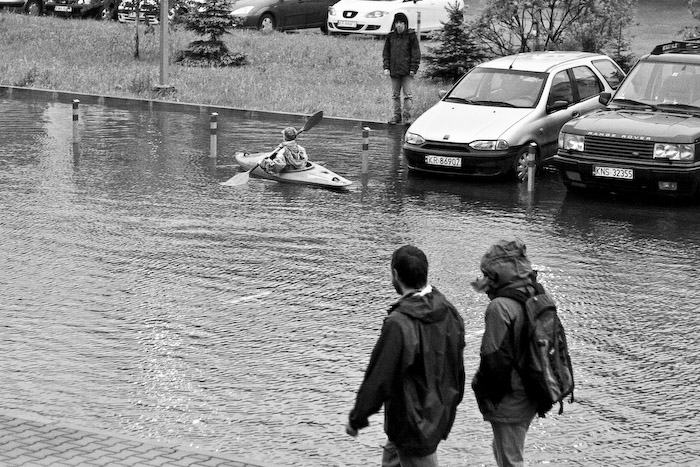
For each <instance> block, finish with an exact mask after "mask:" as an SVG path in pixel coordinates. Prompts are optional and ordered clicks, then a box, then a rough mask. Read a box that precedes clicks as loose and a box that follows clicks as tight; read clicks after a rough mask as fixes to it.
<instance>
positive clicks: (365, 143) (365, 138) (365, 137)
mask: <svg viewBox="0 0 700 467" xmlns="http://www.w3.org/2000/svg"><path fill="white" fill-rule="evenodd" d="M368 153H369V127H368V126H366V127H364V128H363V129H362V173H363V174H366V173H367V170H368V169H369V154H368Z"/></svg>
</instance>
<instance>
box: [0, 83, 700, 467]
mask: <svg viewBox="0 0 700 467" xmlns="http://www.w3.org/2000/svg"><path fill="white" fill-rule="evenodd" d="M302 124H303V121H302V120H299V119H293V118H291V117H290V118H287V119H285V118H276V119H272V118H268V117H266V118H265V119H259V120H252V119H244V118H239V119H236V118H230V117H227V118H220V120H219V152H220V156H219V157H218V158H217V159H216V160H213V159H211V158H210V157H208V153H209V115H208V114H206V113H192V112H170V111H152V110H148V109H140V108H134V109H129V108H117V107H109V106H103V105H88V106H81V109H80V124H79V128H80V144H79V145H78V147H77V148H74V147H73V145H72V121H71V106H70V104H67V103H59V102H46V101H39V100H32V99H28V98H22V99H18V98H13V97H11V96H4V97H2V96H0V209H1V210H2V220H1V221H0V235H1V238H2V241H1V242H0V259H1V260H2V261H1V263H0V264H1V265H2V268H0V303H1V304H2V305H1V307H2V317H3V320H2V322H3V338H2V341H3V345H2V350H3V351H2V352H1V353H0V369H2V378H0V407H2V408H6V409H19V410H25V411H29V412H34V413H37V414H41V415H44V416H47V417H53V418H59V419H64V420H67V421H71V422H74V423H80V424H84V425H87V426H91V427H94V428H99V429H106V430H112V431H117V432H121V433H124V434H128V435H131V436H141V437H146V438H151V439H154V440H163V441H172V442H176V443H179V444H184V445H187V446H192V447H199V448H202V449H207V450H219V451H221V452H226V453H228V454H233V455H240V456H241V457H242V458H244V459H248V460H251V461H254V462H257V463H259V464H264V465H273V466H283V467H284V466H305V467H307V466H319V467H328V466H348V467H349V466H357V467H360V466H367V465H379V458H380V456H381V447H380V446H381V445H382V444H383V443H384V441H385V438H384V435H383V431H382V416H381V414H378V415H375V416H374V417H372V418H371V419H370V423H371V425H370V427H369V428H367V429H365V430H363V431H361V432H360V436H359V437H358V438H356V439H353V438H350V437H349V436H347V435H346V434H345V432H344V424H345V421H346V417H347V413H348V412H349V410H350V409H351V408H352V404H353V402H354V397H355V392H356V390H357V387H358V386H359V384H360V382H361V379H362V375H363V371H364V369H365V367H366V364H367V362H368V359H369V354H370V352H371V349H372V347H373V345H374V342H375V340H376V338H377V336H378V332H379V329H380V327H381V323H382V319H383V318H384V315H385V309H386V307H387V306H388V305H389V304H390V303H391V302H392V301H393V300H395V298H396V296H395V294H394V292H393V288H392V287H391V284H390V275H389V259H390V255H391V253H392V251H393V250H394V249H395V248H396V247H398V246H400V245H402V244H405V243H412V244H415V245H417V246H419V247H421V248H422V249H423V250H424V251H425V252H426V254H427V255H428V258H429V260H430V281H431V283H432V284H433V285H434V286H436V287H437V288H439V289H440V290H441V291H443V292H444V293H445V295H447V297H448V298H450V299H451V300H452V301H453V302H454V303H455V305H456V306H457V308H458V309H459V310H460V312H461V314H462V316H463V318H464V320H465V324H466V329H467V342H466V344H467V345H466V349H465V365H466V371H467V374H468V377H471V375H472V374H473V373H474V371H475V369H476V367H477V365H478V351H479V343H480V336H481V330H482V328H483V323H482V321H483V311H484V309H485V306H486V305H487V298H486V297H485V296H481V295H479V294H477V293H476V292H474V291H473V290H472V289H471V287H470V286H469V281H471V280H472V279H473V278H474V277H476V276H477V274H478V273H479V267H478V264H479V259H480V257H481V255H482V254H483V253H484V252H485V251H486V249H487V248H488V246H489V245H490V244H491V243H492V242H493V241H494V240H496V239H498V238H500V237H505V236H518V237H520V238H522V239H523V240H524V241H525V242H526V243H527V245H528V251H529V255H530V257H531V259H532V261H533V263H534V265H535V267H536V268H537V269H538V270H539V271H540V278H541V279H542V282H543V283H544V284H545V286H546V287H547V288H548V289H549V291H550V292H551V293H552V295H553V296H554V297H555V299H556V300H557V302H558V304H559V307H560V313H561V317H562V320H563V322H564V325H565V327H566V328H567V332H568V334H569V342H570V346H571V351H572V358H573V362H574V366H575V377H576V384H577V387H576V402H575V403H573V404H566V405H565V412H564V414H563V415H560V416H548V417H547V418H546V419H539V420H535V422H534V423H533V425H532V427H531V429H530V432H529V434H528V439H527V445H526V457H527V459H528V461H529V464H530V465H539V464H548V465H554V466H559V465H568V466H602V465H605V466H650V467H651V466H659V465H698V463H700V435H699V434H698V433H699V432H700V398H698V397H696V395H697V391H698V385H699V384H700V376H699V375H700V355H699V354H698V344H699V340H700V339H699V338H698V335H699V333H700V314H699V313H698V311H699V310H700V292H698V284H699V283H700V253H699V252H700V207H697V206H689V205H676V204H668V203H651V202H647V201H644V202H641V201H640V202H635V201H630V200H618V199H612V198H608V199H606V198H590V197H582V196H575V197H573V196H570V195H567V194H566V191H565V189H564V188H563V185H562V184H561V183H560V181H559V180H558V178H557V176H556V174H554V173H544V174H543V175H542V176H541V177H540V178H539V179H538V186H537V190H536V192H535V194H534V195H533V196H529V195H528V193H527V191H526V186H523V185H517V184H512V183H498V182H489V183H485V182H475V181H464V180H455V181H444V180H435V179H424V178H419V177H413V176H409V175H408V173H407V169H406V166H405V164H404V163H403V161H402V160H401V155H400V137H401V135H400V132H399V131H398V130H396V129H390V130H386V129H377V130H375V131H372V133H371V136H370V151H369V155H370V163H369V172H368V174H366V175H363V174H362V173H361V159H360V149H361V145H362V134H361V128H360V125H359V124H357V123H352V122H348V123H342V122H332V121H328V120H324V121H322V122H321V123H320V124H319V125H318V126H317V127H315V128H313V129H311V130H310V131H308V132H307V133H305V134H304V135H302V136H301V137H300V143H301V144H302V145H303V146H305V147H306V148H307V151H308V152H309V154H310V156H311V158H312V159H313V160H316V161H322V162H324V163H325V165H327V166H328V167H329V168H330V169H331V170H333V171H335V172H337V173H339V174H340V175H343V176H344V177H346V178H349V179H351V180H353V181H354V182H355V184H354V186H353V187H351V189H350V190H348V191H346V192H334V191H328V190H323V189H314V188H309V187H304V186H290V185H283V184H278V183H275V182H270V181H264V180H259V179H251V180H250V182H249V183H248V184H247V185H246V186H244V187H240V188H231V187H223V186H220V185H219V182H221V181H224V180H227V179H228V178H230V177H231V176H233V175H234V174H236V173H238V172H239V169H238V168H237V167H236V166H235V165H234V162H233V159H232V158H231V155H232V154H233V152H234V151H236V150H239V149H247V150H250V151H260V150H266V149H269V148H271V147H272V146H273V145H275V144H277V143H278V140H279V138H280V133H279V132H280V130H281V128H283V127H284V126H287V125H295V126H297V127H300V126H302ZM490 443H491V433H490V426H489V425H488V424H487V423H486V422H484V421H482V419H481V417H480V414H479V413H478V409H477V407H476V403H475V401H474V397H473V394H472V393H471V390H470V389H469V388H467V392H466V395H465V399H464V402H463V403H462V405H461V406H460V408H459V410H458V415H457V420H456V423H455V426H454V429H453V431H452V433H451V435H450V437H449V439H448V440H447V441H445V442H443V443H442V444H441V445H440V448H439V450H438V456H439V458H440V462H441V465H443V466H481V465H489V466H490V465H494V461H493V457H492V454H491V447H490Z"/></svg>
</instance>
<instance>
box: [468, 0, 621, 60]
mask: <svg viewBox="0 0 700 467" xmlns="http://www.w3.org/2000/svg"><path fill="white" fill-rule="evenodd" d="M634 4H635V0H526V1H520V2H514V1H512V0H495V1H494V2H493V3H492V4H491V6H489V7H488V8H486V9H485V10H484V11H483V13H482V16H481V18H480V29H479V36H480V37H481V39H482V40H483V41H484V42H485V45H486V47H487V49H488V50H489V51H490V52H491V53H493V54H494V55H508V54H512V53H516V52H528V51H533V50H561V49H563V48H569V49H574V50H587V51H592V52H603V51H604V50H606V49H611V50H613V51H614V50H617V51H618V55H619V58H624V54H625V51H626V49H627V48H628V46H629V41H628V40H627V39H626V38H625V37H624V36H623V30H624V29H625V28H627V27H628V26H629V25H630V23H631V21H632V18H633V16H632V10H633V7H634Z"/></svg>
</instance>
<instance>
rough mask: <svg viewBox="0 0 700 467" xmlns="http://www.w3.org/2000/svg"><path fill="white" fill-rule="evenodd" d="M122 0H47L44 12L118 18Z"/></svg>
mask: <svg viewBox="0 0 700 467" xmlns="http://www.w3.org/2000/svg"><path fill="white" fill-rule="evenodd" d="M119 2H120V0H46V3H45V5H44V12H45V13H46V14H53V15H55V16H63V17H67V18H86V17H92V18H99V19H105V20H116V19H117V7H118V6H119Z"/></svg>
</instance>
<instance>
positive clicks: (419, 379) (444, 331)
mask: <svg viewBox="0 0 700 467" xmlns="http://www.w3.org/2000/svg"><path fill="white" fill-rule="evenodd" d="M391 273H392V284H393V285H394V288H395V289H396V292H397V293H398V294H400V295H401V298H400V299H399V300H398V301H397V302H396V303H394V304H393V305H392V306H391V307H390V308H389V315H388V316H387V317H386V318H385V319H384V323H383V325H382V330H381V334H380V336H379V339H378V340H377V343H376V344H375V346H374V350H373V351H372V355H371V357H370V361H369V365H368V367H367V370H366V372H365V376H364V380H363V382H362V384H361V386H360V389H359V390H358V392H357V399H356V401H355V406H354V408H353V409H352V411H351V412H350V416H349V420H348V423H347V425H346V432H347V433H348V434H349V435H351V436H357V433H358V430H359V429H361V428H364V427H366V426H368V425H369V421H368V417H369V416H370V415H372V414H374V413H377V412H378V411H379V410H380V408H381V407H382V405H384V431H385V432H386V435H387V438H388V441H387V443H386V446H385V447H384V452H383V456H382V467H398V466H402V467H436V466H437V465H438V463H437V453H436V451H437V447H438V444H439V443H440V441H441V440H443V439H447V435H448V434H449V432H450V429H451V428H452V424H453V423H454V419H455V415H456V412H457V405H458V404H459V403H460V402H461V401H462V397H463V395H464V384H465V375H464V362H463V351H464V346H465V342H464V321H463V320H462V317H461V316H460V315H459V313H458V311H457V310H456V309H455V307H454V306H453V305H452V304H451V303H450V302H449V301H448V300H447V299H446V298H445V296H444V295H442V294H441V293H440V292H439V291H438V290H437V289H435V288H434V287H432V286H430V285H428V260H427V258H426V256H425V254H424V253H423V251H421V250H420V249H419V248H417V247H415V246H412V245H405V246H402V247H401V248H398V249H397V250H396V251H394V253H393V255H392V259H391Z"/></svg>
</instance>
